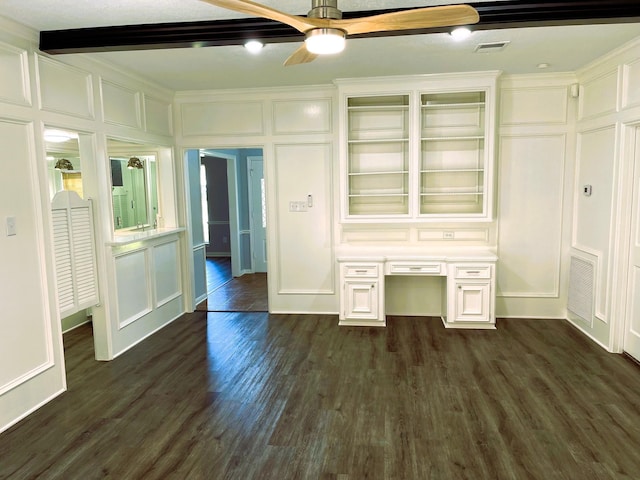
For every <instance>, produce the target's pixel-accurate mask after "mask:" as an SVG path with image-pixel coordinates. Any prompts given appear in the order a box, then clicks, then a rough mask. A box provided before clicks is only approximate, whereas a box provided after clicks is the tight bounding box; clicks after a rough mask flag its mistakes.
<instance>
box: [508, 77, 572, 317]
mask: <svg viewBox="0 0 640 480" xmlns="http://www.w3.org/2000/svg"><path fill="white" fill-rule="evenodd" d="M576 83H577V79H576V77H575V76H574V75H572V74H539V75H522V76H510V77H504V78H503V79H502V82H501V89H500V115H499V118H500V134H499V137H500V140H499V148H498V160H497V163H498V165H499V171H498V192H499V193H498V232H497V245H498V264H497V269H496V271H497V290H498V291H497V307H496V310H497V315H498V316H499V317H500V316H505V317H529V318H530V317H545V318H565V317H566V304H567V293H568V286H567V285H568V273H567V272H568V265H569V263H568V258H567V257H566V255H564V252H566V251H567V249H568V248H569V244H570V228H569V226H570V220H569V219H570V218H571V209H572V203H571V191H572V189H573V175H572V171H573V165H574V163H573V156H574V151H575V145H574V140H573V136H574V132H573V123H574V121H575V116H576V110H577V101H576V100H575V99H574V98H572V97H571V96H570V95H569V92H570V89H571V85H574V84H576Z"/></svg>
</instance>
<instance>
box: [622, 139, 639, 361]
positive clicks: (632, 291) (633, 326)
mask: <svg viewBox="0 0 640 480" xmlns="http://www.w3.org/2000/svg"><path fill="white" fill-rule="evenodd" d="M635 133H636V135H635V137H636V138H635V155H634V157H635V161H634V169H633V207H632V224H631V242H630V252H629V280H628V288H627V291H628V292H629V300H628V308H627V323H626V332H625V337H624V350H625V351H626V352H627V353H628V354H629V355H631V356H633V357H634V358H635V359H637V360H639V361H640V127H638V128H636V131H635Z"/></svg>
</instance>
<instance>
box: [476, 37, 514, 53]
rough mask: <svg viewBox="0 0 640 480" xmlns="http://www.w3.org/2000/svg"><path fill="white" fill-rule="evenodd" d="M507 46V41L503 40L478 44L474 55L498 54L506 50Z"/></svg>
mask: <svg viewBox="0 0 640 480" xmlns="http://www.w3.org/2000/svg"><path fill="white" fill-rule="evenodd" d="M507 45H509V41H508V40H505V41H503V42H490V43H479V44H478V45H477V46H476V48H475V50H474V52H476V53H491V52H500V51H502V50H504V49H505V48H507Z"/></svg>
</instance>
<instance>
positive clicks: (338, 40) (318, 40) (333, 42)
mask: <svg viewBox="0 0 640 480" xmlns="http://www.w3.org/2000/svg"><path fill="white" fill-rule="evenodd" d="M345 37H346V34H345V32H344V31H343V30H340V29H339V28H314V29H313V30H310V31H308V32H307V34H306V38H305V40H304V43H305V45H306V47H307V50H308V51H309V52H310V53H315V54H316V55H330V54H332V53H340V52H341V51H343V50H344V46H345V43H346V41H345Z"/></svg>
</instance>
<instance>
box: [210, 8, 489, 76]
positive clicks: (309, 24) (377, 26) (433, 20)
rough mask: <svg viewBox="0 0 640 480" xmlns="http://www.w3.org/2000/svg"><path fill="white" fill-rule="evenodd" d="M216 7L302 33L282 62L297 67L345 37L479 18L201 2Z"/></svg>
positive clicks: (335, 48)
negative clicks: (355, 14) (352, 14)
mask: <svg viewBox="0 0 640 480" xmlns="http://www.w3.org/2000/svg"><path fill="white" fill-rule="evenodd" d="M202 1H204V2H207V3H210V4H212V5H215V6H217V7H222V8H226V9H228V10H234V11H236V12H240V13H245V14H248V15H253V16H258V17H264V18H267V19H269V20H275V21H277V22H281V23H284V24H287V25H289V26H291V27H293V28H295V29H296V30H298V31H299V32H301V33H304V34H305V42H304V43H303V44H302V46H300V47H299V48H298V49H297V50H296V51H295V52H293V54H292V55H291V56H290V57H289V58H288V59H287V60H286V61H285V62H284V64H285V65H287V66H288V65H297V64H301V63H308V62H311V61H313V60H314V59H315V58H316V57H317V56H318V55H323V54H330V53H338V52H340V51H342V49H343V48H344V44H345V39H346V37H347V35H355V34H361V33H370V32H389V31H396V30H413V29H422V28H432V27H448V26H453V25H469V24H473V23H477V22H478V21H479V19H480V17H479V15H478V12H477V11H476V10H475V8H473V7H471V6H469V5H445V6H439V7H425V8H413V9H409V10H403V11H399V12H392V13H383V14H380V15H372V16H369V17H361V18H352V19H348V20H343V19H342V12H341V11H340V10H339V9H338V2H337V0H312V6H311V10H309V12H308V14H307V16H306V17H302V16H299V15H290V14H288V13H284V12H281V11H279V10H276V9H274V8H271V7H267V6H266V5H261V4H259V3H255V2H251V1H249V0H202Z"/></svg>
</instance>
